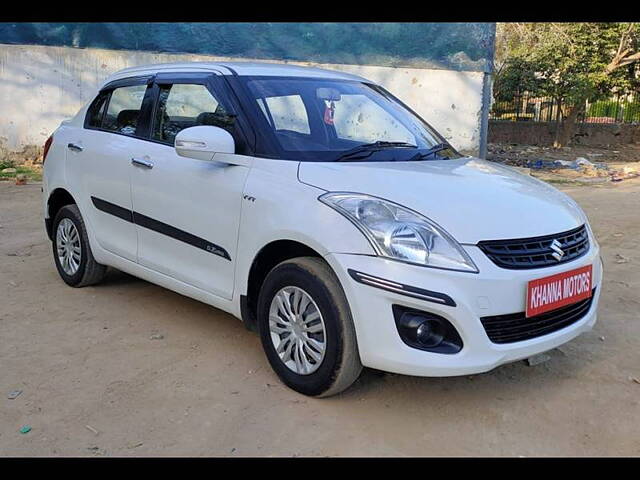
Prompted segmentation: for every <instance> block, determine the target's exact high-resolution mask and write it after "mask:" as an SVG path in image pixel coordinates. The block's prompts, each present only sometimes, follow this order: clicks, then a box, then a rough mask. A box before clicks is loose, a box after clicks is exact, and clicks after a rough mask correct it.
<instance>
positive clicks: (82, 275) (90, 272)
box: [51, 205, 107, 287]
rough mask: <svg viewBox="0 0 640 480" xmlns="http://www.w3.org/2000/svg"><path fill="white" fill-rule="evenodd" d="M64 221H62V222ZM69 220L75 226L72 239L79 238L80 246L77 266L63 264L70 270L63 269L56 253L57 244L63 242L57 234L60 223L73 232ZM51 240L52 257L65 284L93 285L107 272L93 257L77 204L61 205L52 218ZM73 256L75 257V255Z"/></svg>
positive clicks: (74, 285) (73, 285)
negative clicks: (74, 233)
mask: <svg viewBox="0 0 640 480" xmlns="http://www.w3.org/2000/svg"><path fill="white" fill-rule="evenodd" d="M63 222H64V223H63ZM69 222H71V224H73V227H75V232H76V234H77V236H76V235H73V234H71V235H70V237H72V238H73V239H74V240H75V239H76V238H77V239H78V240H79V248H80V254H79V257H80V261H79V262H78V265H77V268H72V267H70V266H69V265H65V266H66V268H67V269H69V268H71V270H72V271H65V266H63V265H62V263H61V260H60V257H59V255H58V247H59V244H64V241H63V240H61V237H60V236H59V232H58V229H59V227H60V224H61V223H63V226H64V227H69V229H70V231H71V232H73V229H72V228H71V227H70V224H69ZM52 237H53V240H52V241H51V245H52V247H53V259H54V262H55V264H56V268H57V269H58V273H59V274H60V276H61V277H62V280H64V281H65V283H66V284H67V285H70V286H72V287H86V286H88V285H95V284H96V283H99V282H100V281H101V280H102V279H103V278H104V276H105V274H106V273H107V267H106V266H104V265H101V264H99V263H98V262H96V260H95V259H94V258H93V253H92V252H91V247H90V246H89V238H88V236H87V228H86V226H85V224H84V221H83V220H82V215H80V210H79V209H78V207H77V205H65V206H64V207H62V208H61V209H60V210H59V211H58V213H57V214H56V216H55V218H54V220H53V235H52ZM74 258H77V256H75V257H74Z"/></svg>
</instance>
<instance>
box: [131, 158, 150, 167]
mask: <svg viewBox="0 0 640 480" xmlns="http://www.w3.org/2000/svg"><path fill="white" fill-rule="evenodd" d="M131 164H132V165H135V166H136V167H144V168H149V169H151V168H153V163H152V162H150V161H148V160H143V159H141V158H132V159H131Z"/></svg>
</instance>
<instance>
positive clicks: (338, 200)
mask: <svg viewBox="0 0 640 480" xmlns="http://www.w3.org/2000/svg"><path fill="white" fill-rule="evenodd" d="M318 200H320V201H321V202H323V203H325V204H326V205H329V206H330V207H331V208H333V209H335V210H337V211H338V212H339V213H341V214H342V215H344V216H345V217H347V218H348V219H349V220H351V222H353V224H354V225H355V226H356V227H358V228H359V229H360V231H361V232H362V233H363V234H364V235H365V236H366V237H367V238H368V239H369V241H370V242H371V245H372V246H373V248H374V250H375V251H376V253H377V254H378V255H379V256H381V257H387V258H393V259H395V260H402V261H404V262H408V263H415V264H418V265H424V266H428V267H435V268H444V269H447V270H459V271H463V272H474V273H477V272H478V268H477V267H476V265H475V264H474V263H473V260H471V257H469V255H468V254H467V252H465V251H464V249H463V248H462V247H461V246H460V244H458V242H456V241H455V240H454V239H453V237H451V235H449V234H448V233H447V232H445V231H444V230H443V229H442V228H441V227H439V226H438V225H436V224H435V223H434V222H432V221H431V220H429V219H428V218H426V217H423V216H422V215H420V214H418V213H416V212H414V211H412V210H409V209H408V208H405V207H403V206H401V205H398V204H396V203H393V202H390V201H388V200H383V199H381V198H377V197H372V196H370V195H364V194H360V193H342V192H329V193H325V194H324V195H321V196H320V197H319V198H318Z"/></svg>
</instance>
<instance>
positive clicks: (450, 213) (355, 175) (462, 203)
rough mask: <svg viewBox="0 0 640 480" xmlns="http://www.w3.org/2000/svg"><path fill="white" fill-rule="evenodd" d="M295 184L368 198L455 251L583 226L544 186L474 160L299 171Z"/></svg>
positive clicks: (569, 204)
mask: <svg viewBox="0 0 640 480" xmlns="http://www.w3.org/2000/svg"><path fill="white" fill-rule="evenodd" d="M298 178H299V180H300V181H301V182H303V183H306V184H309V185H313V186H315V187H318V188H321V189H324V190H327V191H333V192H338V191H341V192H356V193H365V194H368V195H374V196H376V197H380V198H384V199H386V200H391V201H393V202H396V203H399V204H400V205H404V206H405V207H408V208H410V209H412V210H415V211H417V212H420V213H421V214H423V215H424V216H426V217H428V218H429V219H431V220H432V221H434V222H436V223H437V224H438V225H440V226H441V227H442V228H444V229H445V230H446V231H447V232H449V233H450V234H451V235H453V237H454V238H455V239H456V240H458V242H460V243H467V244H475V243H477V242H479V241H481V240H499V239H511V238H526V237H535V236H540V235H551V234H554V233H560V232H564V231H566V230H570V229H572V228H576V227H578V226H580V225H582V224H583V223H585V222H586V217H585V215H584V213H583V212H582V210H581V209H580V207H579V206H578V205H577V204H576V203H575V202H574V201H573V200H572V199H571V198H569V197H568V196H567V195H565V194H564V193H562V192H560V191H558V190H557V189H555V188H553V187H552V186H550V185H548V184H546V183H544V182H542V181H540V180H537V179H535V178H533V177H530V176H528V175H523V174H521V173H519V172H518V171H517V170H515V169H513V168H511V167H507V166H504V165H500V164H496V163H492V162H487V161H484V160H480V159H477V158H469V157H467V158H460V159H455V160H438V161H417V162H416V161H414V162H362V163H335V162H332V163H327V162H322V163H320V162H317V163H316V162H302V163H300V167H299V171H298Z"/></svg>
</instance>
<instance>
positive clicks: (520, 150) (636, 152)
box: [487, 144, 640, 184]
mask: <svg viewBox="0 0 640 480" xmlns="http://www.w3.org/2000/svg"><path fill="white" fill-rule="evenodd" d="M487 160H489V161H493V162H498V163H502V164H504V165H509V166H511V167H515V168H517V169H518V170H520V171H521V172H522V173H525V174H529V175H532V176H534V177H537V178H540V179H541V180H545V181H551V182H563V183H569V182H570V183H587V184H593V183H607V182H620V181H622V180H626V179H630V178H636V177H640V161H638V160H640V145H635V144H632V145H620V146H616V147H615V149H613V148H596V147H585V146H576V147H562V148H559V149H555V148H552V147H543V146H536V145H511V144H489V145H488V148H487Z"/></svg>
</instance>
